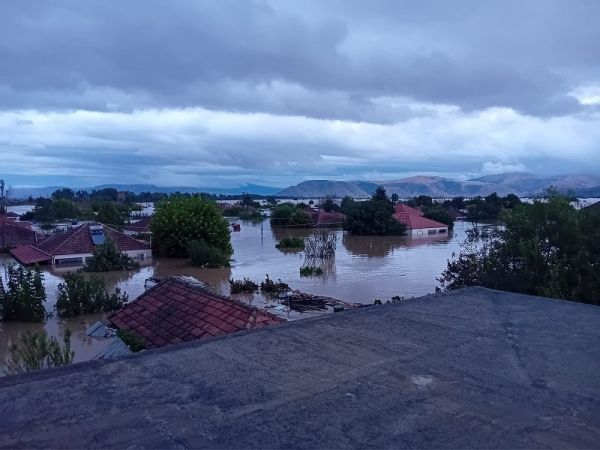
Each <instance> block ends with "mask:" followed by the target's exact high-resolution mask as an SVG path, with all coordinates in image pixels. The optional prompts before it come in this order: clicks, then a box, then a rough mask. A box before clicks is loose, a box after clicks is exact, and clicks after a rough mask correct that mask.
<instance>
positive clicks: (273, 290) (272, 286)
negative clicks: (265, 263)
mask: <svg viewBox="0 0 600 450" xmlns="http://www.w3.org/2000/svg"><path fill="white" fill-rule="evenodd" d="M260 290H261V292H263V293H265V294H269V295H279V294H285V293H286V292H288V291H289V290H290V286H289V285H288V284H286V283H284V282H283V281H281V280H277V281H273V280H272V279H271V278H269V275H267V278H265V281H263V282H262V283H260Z"/></svg>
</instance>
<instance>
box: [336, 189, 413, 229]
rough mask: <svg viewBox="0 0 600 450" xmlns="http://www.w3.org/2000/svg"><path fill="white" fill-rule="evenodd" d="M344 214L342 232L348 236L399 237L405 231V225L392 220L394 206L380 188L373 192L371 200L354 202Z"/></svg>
mask: <svg viewBox="0 0 600 450" xmlns="http://www.w3.org/2000/svg"><path fill="white" fill-rule="evenodd" d="M344 214H346V221H345V222H344V230H345V231H348V232H349V233H350V234H357V235H372V236H389V235H397V236H399V235H402V234H404V233H405V231H406V225H404V224H403V223H400V222H399V221H398V220H396V219H394V206H393V205H392V202H391V201H390V200H389V199H388V197H387V194H386V192H385V189H384V188H383V187H381V186H379V187H378V188H377V189H376V190H375V193H374V194H373V197H372V198H371V200H368V201H364V202H356V203H355V204H354V205H353V206H352V207H351V208H348V210H347V212H344Z"/></svg>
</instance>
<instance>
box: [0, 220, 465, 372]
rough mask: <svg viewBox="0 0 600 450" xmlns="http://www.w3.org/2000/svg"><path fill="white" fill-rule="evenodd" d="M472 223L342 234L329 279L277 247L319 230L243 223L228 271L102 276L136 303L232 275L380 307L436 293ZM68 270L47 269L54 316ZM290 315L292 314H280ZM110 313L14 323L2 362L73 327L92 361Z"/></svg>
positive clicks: (169, 264) (149, 269)
mask: <svg viewBox="0 0 600 450" xmlns="http://www.w3.org/2000/svg"><path fill="white" fill-rule="evenodd" d="M470 226H471V225H470V224H469V223H462V222H457V223H456V225H455V229H454V231H453V232H450V234H448V235H437V236H434V237H422V238H410V237H364V236H344V233H343V232H342V231H341V230H334V231H330V232H331V233H335V234H336V236H337V238H338V242H337V250H336V255H335V259H334V260H332V261H331V262H330V263H328V264H325V265H324V266H323V269H324V271H325V273H324V275H323V276H321V277H301V276H300V273H299V269H300V267H301V266H302V265H303V263H304V256H303V254H302V253H290V252H283V251H280V250H278V249H277V248H275V244H276V243H277V242H278V241H279V240H280V239H282V238H284V237H306V236H309V235H310V234H312V233H315V232H324V231H323V230H314V229H305V230H301V229H271V228H270V225H269V223H268V221H265V222H264V223H263V224H262V225H261V224H260V223H252V222H241V231H239V232H233V233H232V244H233V247H234V251H235V253H234V256H233V257H234V261H233V263H232V267H230V268H226V269H201V268H196V267H190V266H189V265H188V264H187V261H186V260H178V259H164V258H157V259H154V260H153V261H151V262H150V263H148V264H147V265H145V266H144V267H142V268H141V269H140V270H137V271H135V272H112V273H107V274H100V276H102V278H103V279H104V280H105V282H106V284H107V287H108V288H109V289H114V287H116V286H118V287H120V288H121V289H122V290H124V291H125V292H127V293H128V294H129V298H130V299H134V298H136V297H137V296H138V295H140V294H141V293H142V292H144V289H145V288H144V282H145V280H146V279H147V278H150V277H166V276H170V275H190V276H194V277H196V278H198V279H200V280H202V281H204V282H205V283H208V284H210V285H211V286H213V287H214V288H215V289H216V290H217V291H219V292H222V293H224V294H229V283H228V280H229V278H230V277H233V278H235V279H238V278H242V277H247V278H250V279H252V280H254V281H256V282H259V283H260V281H262V280H264V278H265V276H266V274H269V276H270V277H271V278H273V279H281V280H282V281H284V282H286V283H288V284H289V285H290V287H291V288H292V289H297V290H300V291H304V292H308V293H311V294H318V295H325V296H330V297H335V298H338V299H340V300H344V301H347V302H351V303H365V304H370V303H373V300H374V299H376V298H379V299H383V300H386V299H389V298H391V297H392V296H395V295H398V296H401V297H406V298H408V297H415V296H421V295H425V294H427V293H431V292H433V291H434V290H435V287H436V286H437V284H438V283H437V281H436V277H438V276H439V275H440V273H441V272H442V270H443V269H444V268H445V267H446V262H447V260H448V259H449V258H450V257H451V255H452V253H453V252H458V251H459V250H460V243H462V242H463V241H464V239H465V230H466V229H467V228H468V227H470ZM10 262H12V259H11V258H10V257H9V256H7V255H0V268H1V266H2V265H3V264H6V263H10ZM63 273H64V269H63V272H59V271H55V272H52V271H50V270H49V269H46V270H45V272H44V275H45V284H46V291H47V295H48V301H47V303H46V309H47V310H48V311H52V309H53V305H54V303H55V301H56V288H57V285H58V283H60V282H61V281H62V274H63ZM242 299H244V300H246V301H248V302H251V303H252V304H253V305H256V306H263V307H264V306H267V305H268V304H269V303H271V304H272V301H271V300H269V299H266V298H264V297H262V296H261V295H254V296H245V297H242ZM279 314H280V315H281V314H283V315H284V317H288V315H287V314H286V313H285V312H283V313H282V312H279ZM314 314H315V313H302V314H300V313H292V314H291V315H289V317H288V318H289V319H298V318H303V317H308V316H311V315H314ZM102 318H103V315H102V314H99V315H93V316H84V317H78V318H74V319H69V320H63V319H58V318H50V319H48V321H47V322H46V323H45V324H22V323H7V324H4V325H3V326H2V331H1V332H0V358H3V357H4V356H5V355H6V354H7V350H8V347H9V345H10V342H13V341H14V339H15V338H16V337H17V336H18V333H19V332H20V331H23V330H26V329H41V328H45V330H46V331H47V332H48V334H49V335H51V336H62V335H63V334H64V331H65V330H66V329H67V328H68V329H70V330H71V331H72V333H73V335H72V340H71V341H72V347H73V349H74V350H75V359H76V360H77V361H82V360H87V359H90V358H91V357H93V356H94V355H95V354H96V353H98V352H99V351H100V350H101V349H102V348H103V346H104V344H103V343H102V342H98V341H95V340H93V339H90V338H88V337H86V336H85V335H84V332H85V330H86V328H87V327H88V326H89V325H91V324H92V323H94V322H95V321H96V320H99V319H102Z"/></svg>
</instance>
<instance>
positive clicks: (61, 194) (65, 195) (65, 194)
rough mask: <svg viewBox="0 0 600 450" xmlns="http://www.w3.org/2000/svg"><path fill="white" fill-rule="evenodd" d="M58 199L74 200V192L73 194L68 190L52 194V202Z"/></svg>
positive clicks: (60, 190)
mask: <svg viewBox="0 0 600 450" xmlns="http://www.w3.org/2000/svg"><path fill="white" fill-rule="evenodd" d="M60 199H64V200H71V201H73V200H75V192H73V189H69V188H62V189H57V190H56V191H54V192H53V193H52V200H60Z"/></svg>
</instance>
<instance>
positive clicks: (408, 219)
mask: <svg viewBox="0 0 600 450" xmlns="http://www.w3.org/2000/svg"><path fill="white" fill-rule="evenodd" d="M394 210H395V211H396V212H395V213H394V219H396V220H397V221H399V222H402V223H403V224H404V225H406V228H408V229H409V230H420V229H427V228H448V225H446V224H445V223H441V222H437V221H435V220H431V219H428V218H427V217H423V213H422V212H421V211H419V210H418V209H415V208H411V207H410V206H408V205H405V204H404V203H398V204H396V205H394Z"/></svg>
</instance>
